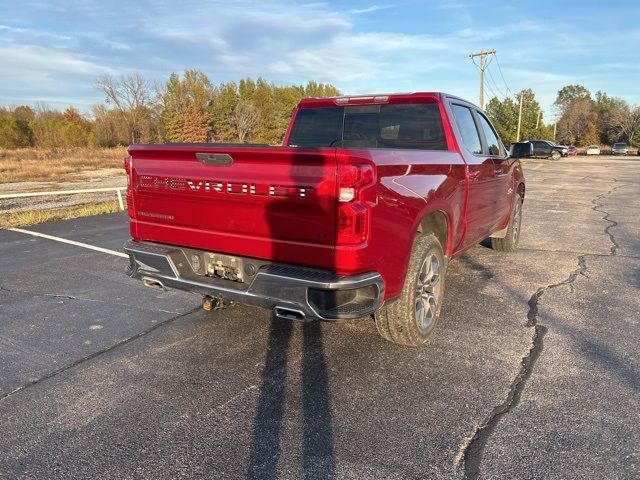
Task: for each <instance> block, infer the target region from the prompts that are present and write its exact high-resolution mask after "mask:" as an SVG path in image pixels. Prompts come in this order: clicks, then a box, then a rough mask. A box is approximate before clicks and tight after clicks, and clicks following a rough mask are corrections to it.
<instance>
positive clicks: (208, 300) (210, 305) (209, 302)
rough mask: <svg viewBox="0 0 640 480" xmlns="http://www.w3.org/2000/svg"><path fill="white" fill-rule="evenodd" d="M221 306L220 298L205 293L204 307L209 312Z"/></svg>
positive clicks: (203, 298)
mask: <svg viewBox="0 0 640 480" xmlns="http://www.w3.org/2000/svg"><path fill="white" fill-rule="evenodd" d="M220 307H221V302H220V299H219V298H215V297H210V296H209V295H205V296H204V297H202V308H203V309H204V310H206V311H207V312H210V311H211V310H216V309H218V308H220Z"/></svg>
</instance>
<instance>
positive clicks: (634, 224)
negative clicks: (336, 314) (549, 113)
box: [0, 157, 640, 479]
mask: <svg viewBox="0 0 640 480" xmlns="http://www.w3.org/2000/svg"><path fill="white" fill-rule="evenodd" d="M525 173H526V176H527V181H528V184H527V192H526V197H525V204H524V208H525V209H524V227H523V237H522V245H521V246H522V248H521V250H520V251H519V252H518V253H516V254H511V255H505V254H499V253H497V252H494V251H492V250H491V249H489V248H487V247H486V246H483V245H478V246H476V247H475V248H473V249H472V250H470V251H469V252H467V253H465V254H464V255H463V256H462V257H461V258H460V259H458V260H457V261H455V262H453V263H452V264H451V268H450V270H449V277H448V285H447V289H448V290H447V292H446V299H445V305H444V308H443V312H442V318H441V323H440V325H439V329H438V330H437V332H436V333H435V336H434V338H433V340H432V341H430V342H429V343H428V344H427V345H425V346H424V347H422V348H418V349H411V348H403V347H399V346H396V345H393V344H390V343H387V342H385V341H383V340H382V339H381V338H380V337H379V336H378V334H377V332H376V329H375V325H374V324H373V321H371V320H368V319H365V320H362V321H358V322H352V323H346V324H318V323H307V324H299V323H295V324H291V323H288V322H283V321H276V320H272V319H271V316H270V313H269V312H266V311H263V310H260V309H257V308H252V307H246V306H233V307H231V308H228V309H226V310H223V311H220V312H213V313H206V312H204V311H202V310H201V309H200V308H199V307H200V299H199V297H197V296H195V295H189V294H185V293H181V292H161V291H157V290H152V289H149V288H145V287H143V286H142V285H141V284H140V283H139V282H137V281H134V280H131V279H129V278H128V277H126V276H125V275H124V273H123V271H124V267H125V265H126V259H125V258H122V257H120V256H117V255H114V254H112V253H109V252H102V251H96V250H90V249H87V248H84V247H82V246H77V245H71V244H65V243H60V242H58V241H54V240H51V239H46V238H41V237H35V236H32V235H29V234H25V233H19V232H14V231H6V230H4V231H0V478H105V479H107V478H118V479H120V478H154V479H155V478H176V477H193V478H225V479H227V478H251V479H258V478H285V479H289V478H291V479H295V478H307V479H311V478H323V479H324V478H329V479H331V478H340V479H343V478H344V479H347V478H348V479H363V478H384V479H392V478H398V479H400V478H446V479H448V478H520V479H525V478H638V477H639V476H640V458H639V457H640V453H639V452H640V449H639V448H638V445H640V355H639V351H640V347H639V344H640V328H639V327H640V291H639V290H640V220H639V217H640V213H639V212H640V159H638V158H635V159H634V158H622V157H615V158H608V157H599V158H595V159H591V158H584V157H578V158H571V159H562V160H561V161H558V162H551V161H548V160H531V161H528V162H527V163H526V165H525ZM29 230H31V231H34V232H41V233H46V234H48V235H52V236H55V237H59V238H63V239H67V240H72V241H77V242H82V243H85V244H88V245H91V246H97V247H101V248H104V249H106V250H111V251H115V252H118V251H120V249H121V245H122V243H123V242H124V241H125V240H126V239H127V237H128V226H127V223H126V217H125V216H124V215H123V214H113V215H105V216H100V217H93V218H86V219H77V220H71V221H65V222H54V223H49V224H43V225H40V226H37V227H32V228H30V229H29Z"/></svg>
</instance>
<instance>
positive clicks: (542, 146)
mask: <svg viewBox="0 0 640 480" xmlns="http://www.w3.org/2000/svg"><path fill="white" fill-rule="evenodd" d="M531 144H532V145H533V156H534V157H544V158H551V159H552V160H560V157H566V156H567V155H568V154H569V147H567V146H565V145H556V144H555V143H554V142H552V141H550V140H531Z"/></svg>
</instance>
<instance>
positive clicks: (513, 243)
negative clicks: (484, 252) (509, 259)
mask: <svg viewBox="0 0 640 480" xmlns="http://www.w3.org/2000/svg"><path fill="white" fill-rule="evenodd" d="M521 226H522V195H521V194H520V193H517V194H516V198H515V200H514V202H513V210H512V211H511V219H510V220H509V226H508V227H507V234H506V235H505V236H504V238H493V237H491V248H493V249H494V250H497V251H499V252H515V251H516V250H517V249H518V242H519V241H520V227H521Z"/></svg>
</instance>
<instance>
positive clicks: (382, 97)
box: [298, 92, 470, 108]
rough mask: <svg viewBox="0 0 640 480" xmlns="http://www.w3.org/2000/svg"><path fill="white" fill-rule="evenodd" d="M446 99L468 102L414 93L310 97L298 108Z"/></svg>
mask: <svg viewBox="0 0 640 480" xmlns="http://www.w3.org/2000/svg"><path fill="white" fill-rule="evenodd" d="M444 97H449V98H455V99H457V100H461V101H464V102H467V103H470V102H468V101H467V100H464V99H462V98H459V97H456V96H454V95H449V94H447V93H443V92H412V93H376V94H368V95H342V96H339V97H309V98H303V99H302V100H300V102H299V103H298V108H312V107H332V106H335V105H365V104H372V103H373V104H376V103H377V104H385V103H403V102H416V101H418V102H420V101H423V102H424V101H426V102H437V101H440V100H442V99H443V98H444Z"/></svg>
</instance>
